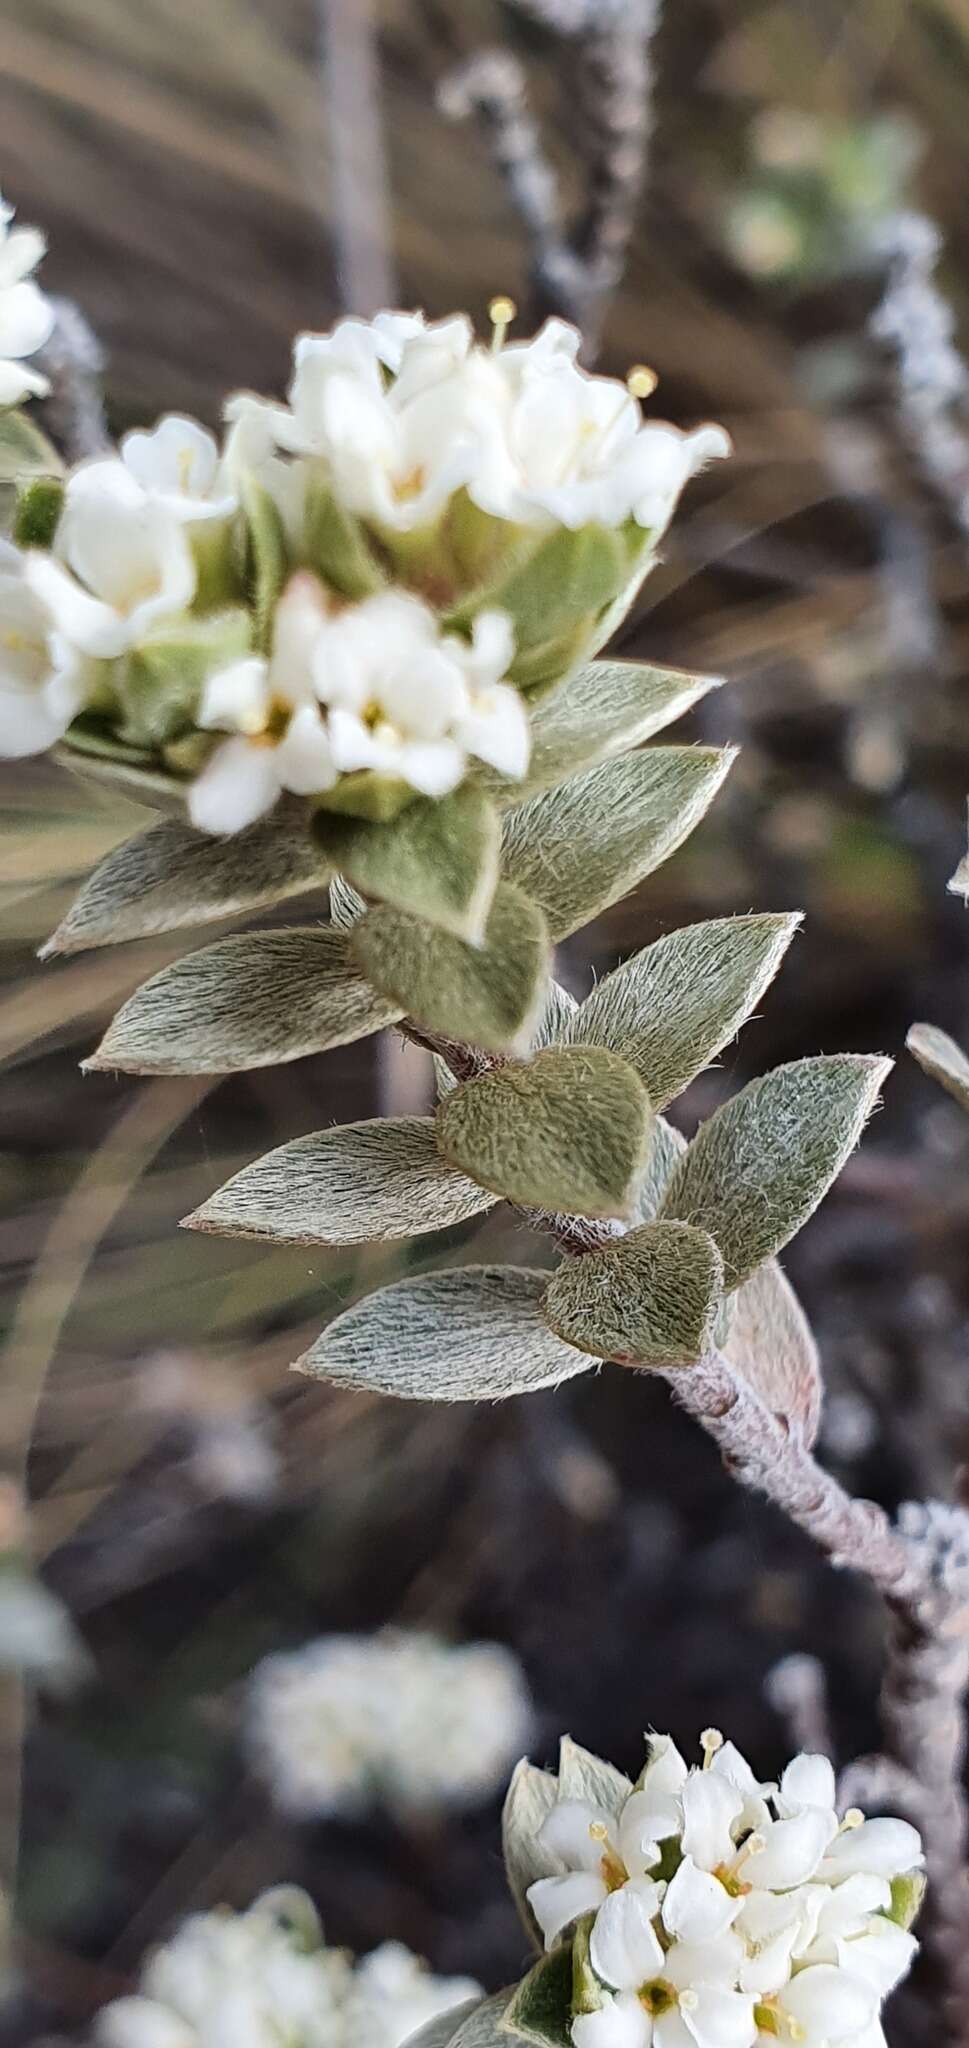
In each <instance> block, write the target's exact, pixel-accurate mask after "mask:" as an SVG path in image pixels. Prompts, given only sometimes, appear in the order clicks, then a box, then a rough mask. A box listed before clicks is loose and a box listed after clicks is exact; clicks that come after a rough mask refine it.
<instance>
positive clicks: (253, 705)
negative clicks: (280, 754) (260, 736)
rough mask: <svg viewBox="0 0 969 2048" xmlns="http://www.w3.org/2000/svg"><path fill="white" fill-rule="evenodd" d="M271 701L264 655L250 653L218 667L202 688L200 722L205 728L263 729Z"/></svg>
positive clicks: (249, 731) (244, 730)
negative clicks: (225, 666) (239, 659)
mask: <svg viewBox="0 0 969 2048" xmlns="http://www.w3.org/2000/svg"><path fill="white" fill-rule="evenodd" d="M268 704H269V670H268V667H267V664H266V663H265V661H263V659H262V656H261V655H258V654H250V655H246V656H245V657H244V658H243V659H242V660H241V661H233V662H230V664H229V666H228V668H220V669H217V670H216V672H215V674H214V675H211V676H209V677H208V679H207V681H206V684H205V688H204V690H203V691H202V702H201V705H200V707H199V711H198V723H199V725H200V726H202V728H203V730H204V731H211V730H213V729H215V730H217V729H218V728H220V727H221V728H222V729H223V730H224V731H226V732H243V733H250V734H252V733H258V732H261V731H262V728H263V724H264V721H265V716H266V711H267V708H268Z"/></svg>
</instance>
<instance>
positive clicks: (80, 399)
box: [38, 299, 110, 462]
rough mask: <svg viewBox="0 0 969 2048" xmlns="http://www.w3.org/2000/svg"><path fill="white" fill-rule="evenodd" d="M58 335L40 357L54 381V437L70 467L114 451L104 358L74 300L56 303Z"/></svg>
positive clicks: (49, 403)
mask: <svg viewBox="0 0 969 2048" xmlns="http://www.w3.org/2000/svg"><path fill="white" fill-rule="evenodd" d="M52 304H53V307H54V314H55V320H54V329H53V332H52V334H51V337H50V340H49V341H48V342H47V343H46V345H45V347H44V348H43V349H42V350H41V352H40V355H39V357H38V361H39V363H40V367H41V369H42V370H43V372H44V375H45V376H46V377H49V379H50V387H51V388H50V395H49V397H48V398H47V399H46V400H45V403H44V411H45V416H46V420H47V424H48V427H49V429H50V432H51V434H52V436H53V438H54V440H55V441H56V442H57V445H58V447H60V448H62V449H63V451H64V454H65V455H66V456H67V459H68V461H69V462H83V461H85V460H86V458H87V457H88V456H90V455H100V454H102V453H103V451H104V450H105V449H106V448H107V447H108V446H109V445H110V442H109V435H108V425H107V421H106V419H105V417H104V401H103V397H102V392H101V373H102V371H103V369H104V354H103V351H102V348H101V344H100V342H99V341H98V338H97V335H96V334H95V333H94V331H93V328H91V327H89V325H88V323H87V321H86V319H85V318H84V314H83V313H82V312H81V310H80V307H79V306H76V305H75V304H74V301H73V300H72V299H54V300H53V301H52Z"/></svg>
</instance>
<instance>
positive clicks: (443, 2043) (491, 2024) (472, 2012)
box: [407, 1985, 514, 2048]
mask: <svg viewBox="0 0 969 2048" xmlns="http://www.w3.org/2000/svg"><path fill="white" fill-rule="evenodd" d="M513 1989H514V1987H513V1986H512V1985H509V1986H508V1987H507V1988H506V1989H505V1990H504V1991H496V1992H495V1994H494V1996H493V1997H492V1998H485V1999H480V1998H469V1999H467V2000H466V2001H465V2003H464V2004H463V2005H455V2006H452V2007H451V2010H450V2011H449V2012H442V2013H439V2014H438V2016H437V2018H436V2019H433V2020H428V2023H427V2025H426V2027H422V2028H421V2030H420V2032H419V2033H417V2034H408V2036H407V2048H503V2043H504V2036H503V2034H502V2033H501V2029H500V2021H501V2016H502V2014H503V2012H504V2011H505V2009H506V2007H507V2005H508V2003H509V2000H510V1998H511V1996H512V1992H513Z"/></svg>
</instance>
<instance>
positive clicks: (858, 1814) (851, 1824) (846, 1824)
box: [841, 1806, 865, 1832]
mask: <svg viewBox="0 0 969 2048" xmlns="http://www.w3.org/2000/svg"><path fill="white" fill-rule="evenodd" d="M864 1822H865V1816H864V1814H863V1813H862V1810H861V1807H860V1806H849V1808H848V1811H847V1813H846V1814H845V1817H844V1820H843V1821H842V1823H841V1827H842V1832H844V1830H846V1829H847V1830H848V1831H849V1832H850V1830H851V1829H852V1828H860V1827H863V1826H864Z"/></svg>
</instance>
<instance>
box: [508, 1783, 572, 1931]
mask: <svg viewBox="0 0 969 2048" xmlns="http://www.w3.org/2000/svg"><path fill="white" fill-rule="evenodd" d="M558 1796H559V1788H558V1779H557V1777H556V1776H555V1774H554V1772H552V1771H541V1770H539V1769H538V1767H537V1765H535V1764H531V1763H529V1761H528V1758H527V1757H522V1760H521V1762H520V1763H518V1764H516V1765H515V1769H514V1771H513V1772H512V1778H511V1783H510V1785H509V1787H508V1791H507V1794H506V1797H505V1804H504V1807H503V1809H502V1815H501V1846H502V1853H503V1855H504V1859H505V1872H506V1875H507V1878H508V1885H509V1889H510V1891H511V1895H512V1898H513V1899H514V1901H515V1904H516V1906H517V1907H518V1912H519V1916H520V1918H521V1920H522V1921H523V1923H524V1926H525V1928H526V1931H527V1933H528V1934H529V1936H530V1938H531V1940H532V1941H533V1942H534V1944H535V1947H536V1948H537V1949H541V1947H542V1937H541V1934H540V1932H539V1927H538V1922H537V1921H536V1919H535V1915H534V1913H533V1912H532V1909H531V1907H530V1905H529V1903H528V1900H527V1898H526V1896H525V1894H526V1892H527V1890H528V1887H529V1885H530V1884H534V1883H535V1880H536V1878H539V1877H550V1876H552V1875H553V1873H554V1872H555V1870H556V1869H558V1868H559V1865H558V1864H557V1863H556V1861H555V1858H554V1857H553V1856H550V1855H549V1853H548V1851H547V1850H544V1849H542V1848H541V1847H540V1846H539V1841H538V1837H539V1834H540V1832H541V1829H542V1826H543V1823H544V1822H545V1821H546V1820H547V1819H548V1816H549V1814H550V1813H551V1811H552V1808H553V1806H554V1805H555V1804H556V1801H557V1799H558Z"/></svg>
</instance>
